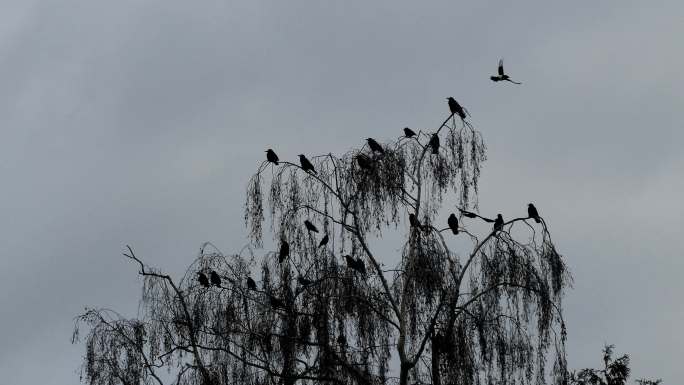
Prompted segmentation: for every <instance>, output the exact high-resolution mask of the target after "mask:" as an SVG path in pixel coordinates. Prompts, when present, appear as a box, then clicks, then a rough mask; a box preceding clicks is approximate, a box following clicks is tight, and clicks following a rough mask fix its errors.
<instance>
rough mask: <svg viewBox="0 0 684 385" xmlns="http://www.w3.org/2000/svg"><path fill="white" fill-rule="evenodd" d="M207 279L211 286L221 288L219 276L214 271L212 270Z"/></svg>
mask: <svg viewBox="0 0 684 385" xmlns="http://www.w3.org/2000/svg"><path fill="white" fill-rule="evenodd" d="M209 279H211V284H212V285H214V286H218V287H221V277H219V275H218V274H217V273H216V272H215V271H214V270H212V271H211V274H209Z"/></svg>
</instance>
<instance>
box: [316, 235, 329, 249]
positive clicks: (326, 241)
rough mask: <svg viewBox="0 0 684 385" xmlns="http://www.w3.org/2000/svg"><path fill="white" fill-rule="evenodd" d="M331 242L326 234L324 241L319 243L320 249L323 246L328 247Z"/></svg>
mask: <svg viewBox="0 0 684 385" xmlns="http://www.w3.org/2000/svg"><path fill="white" fill-rule="evenodd" d="M329 240H330V238H328V234H325V235H324V236H323V239H321V241H320V242H319V243H318V247H322V246H325V245H327V244H328V241H329Z"/></svg>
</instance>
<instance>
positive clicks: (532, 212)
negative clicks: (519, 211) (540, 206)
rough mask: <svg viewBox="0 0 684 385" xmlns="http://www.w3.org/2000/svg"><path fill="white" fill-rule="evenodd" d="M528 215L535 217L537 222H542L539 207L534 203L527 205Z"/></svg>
mask: <svg viewBox="0 0 684 385" xmlns="http://www.w3.org/2000/svg"><path fill="white" fill-rule="evenodd" d="M527 216H528V217H530V218H533V219H534V221H535V222H537V223H540V222H541V219H539V212H538V211H537V208H536V207H534V205H533V204H532V203H530V204H528V205H527Z"/></svg>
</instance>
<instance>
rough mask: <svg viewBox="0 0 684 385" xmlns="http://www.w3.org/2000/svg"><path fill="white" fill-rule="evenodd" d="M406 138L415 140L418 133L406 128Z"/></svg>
mask: <svg viewBox="0 0 684 385" xmlns="http://www.w3.org/2000/svg"><path fill="white" fill-rule="evenodd" d="M404 136H405V137H407V138H413V137H414V136H416V133H415V131H413V130H412V129H410V128H408V127H404Z"/></svg>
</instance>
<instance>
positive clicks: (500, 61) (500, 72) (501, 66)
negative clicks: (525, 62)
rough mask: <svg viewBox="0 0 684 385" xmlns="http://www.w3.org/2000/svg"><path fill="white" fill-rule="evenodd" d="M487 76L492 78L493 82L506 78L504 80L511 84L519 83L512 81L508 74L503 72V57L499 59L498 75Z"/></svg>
mask: <svg viewBox="0 0 684 385" xmlns="http://www.w3.org/2000/svg"><path fill="white" fill-rule="evenodd" d="M489 78H490V79H492V80H493V81H495V82H500V81H504V80H506V81H509V82H511V83H513V84H521V83H518V82H514V81H513V80H511V78H510V77H509V76H508V75H506V74H505V73H504V68H503V59H499V75H498V76H490V77H489Z"/></svg>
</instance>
